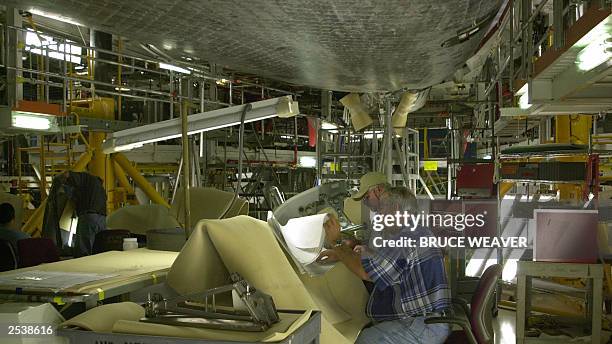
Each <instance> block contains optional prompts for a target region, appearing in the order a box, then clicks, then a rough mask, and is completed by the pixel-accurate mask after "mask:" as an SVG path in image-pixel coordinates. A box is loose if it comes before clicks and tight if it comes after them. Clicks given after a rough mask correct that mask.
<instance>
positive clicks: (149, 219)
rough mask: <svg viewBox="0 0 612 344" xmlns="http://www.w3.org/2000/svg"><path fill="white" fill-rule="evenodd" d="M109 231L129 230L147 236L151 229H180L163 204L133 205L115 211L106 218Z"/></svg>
mask: <svg viewBox="0 0 612 344" xmlns="http://www.w3.org/2000/svg"><path fill="white" fill-rule="evenodd" d="M106 226H107V227H108V229H127V230H129V231H130V232H132V233H135V234H146V233H147V231H149V230H151V229H168V228H180V227H181V225H180V224H179V222H178V221H177V220H176V218H175V217H174V216H172V215H170V212H169V211H168V208H166V207H165V206H163V205H161V204H143V205H132V206H127V207H123V208H120V209H117V210H115V211H114V212H113V213H112V214H110V215H109V216H108V217H107V218H106Z"/></svg>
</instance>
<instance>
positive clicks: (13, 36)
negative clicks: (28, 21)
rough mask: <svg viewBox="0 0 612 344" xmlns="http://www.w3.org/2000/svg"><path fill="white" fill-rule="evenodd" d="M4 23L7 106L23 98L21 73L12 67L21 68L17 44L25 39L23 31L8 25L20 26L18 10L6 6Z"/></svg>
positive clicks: (11, 105) (14, 104)
mask: <svg viewBox="0 0 612 344" xmlns="http://www.w3.org/2000/svg"><path fill="white" fill-rule="evenodd" d="M5 23H6V26H5V28H4V29H5V30H6V32H7V37H8V41H7V44H6V45H5V47H4V48H5V49H6V52H5V53H6V65H7V67H9V68H7V69H6V79H7V84H8V89H7V92H6V95H7V105H8V106H9V107H14V106H16V105H17V102H18V101H19V100H22V99H23V83H22V82H21V81H20V80H21V78H22V73H21V71H20V70H16V69H14V68H17V69H20V68H22V59H21V55H22V54H21V48H20V47H19V44H20V42H21V43H24V42H25V39H24V34H23V32H21V31H17V30H15V29H11V28H9V26H15V27H18V28H20V27H21V26H22V18H21V15H20V14H19V10H17V9H15V8H13V7H7V9H6V20H5ZM11 67H12V68H11Z"/></svg>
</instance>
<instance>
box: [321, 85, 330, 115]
mask: <svg viewBox="0 0 612 344" xmlns="http://www.w3.org/2000/svg"><path fill="white" fill-rule="evenodd" d="M331 106H332V91H328V90H321V118H325V119H326V120H328V121H331V116H332V111H331Z"/></svg>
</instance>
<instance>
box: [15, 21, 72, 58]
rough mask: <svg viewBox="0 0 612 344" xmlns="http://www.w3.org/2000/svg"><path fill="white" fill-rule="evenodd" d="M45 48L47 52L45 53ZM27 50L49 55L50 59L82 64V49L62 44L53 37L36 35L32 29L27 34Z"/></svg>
mask: <svg viewBox="0 0 612 344" xmlns="http://www.w3.org/2000/svg"><path fill="white" fill-rule="evenodd" d="M41 38H42V40H43V41H42V42H41ZM43 48H44V49H45V51H43ZM25 50H26V51H29V52H31V53H32V54H37V55H49V57H50V58H53V59H57V60H64V61H69V62H72V63H81V54H82V49H81V47H78V46H75V45H72V44H63V43H62V44H60V43H59V42H56V41H55V39H54V38H53V37H51V36H47V35H43V34H41V33H36V32H34V31H33V30H32V29H28V31H27V32H26V47H25ZM64 52H65V53H64Z"/></svg>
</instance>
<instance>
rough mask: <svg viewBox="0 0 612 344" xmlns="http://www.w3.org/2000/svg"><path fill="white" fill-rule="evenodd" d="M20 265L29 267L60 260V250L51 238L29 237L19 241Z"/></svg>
mask: <svg viewBox="0 0 612 344" xmlns="http://www.w3.org/2000/svg"><path fill="white" fill-rule="evenodd" d="M17 252H18V253H19V267H20V268H27V267H29V266H36V265H39V264H43V263H53V262H57V261H59V250H58V249H57V247H56V246H55V244H54V243H53V240H51V239H49V238H29V239H21V240H19V241H17Z"/></svg>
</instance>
